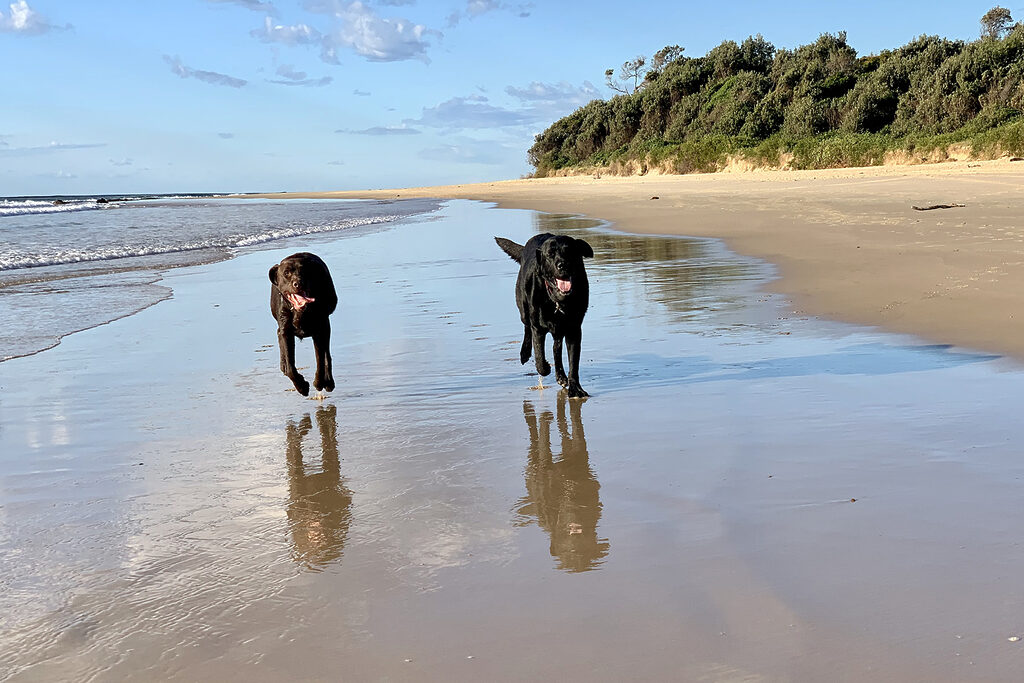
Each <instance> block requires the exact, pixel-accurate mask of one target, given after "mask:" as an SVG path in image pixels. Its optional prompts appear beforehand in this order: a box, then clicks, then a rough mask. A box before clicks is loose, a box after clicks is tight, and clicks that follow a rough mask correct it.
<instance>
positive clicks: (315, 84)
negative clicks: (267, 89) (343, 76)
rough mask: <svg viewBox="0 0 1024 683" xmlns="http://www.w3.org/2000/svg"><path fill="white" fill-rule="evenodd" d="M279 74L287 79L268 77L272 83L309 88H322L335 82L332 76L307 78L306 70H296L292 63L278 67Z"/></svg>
mask: <svg viewBox="0 0 1024 683" xmlns="http://www.w3.org/2000/svg"><path fill="white" fill-rule="evenodd" d="M277 75H278V76H282V77H283V78H284V79H285V80H275V79H267V80H268V82H270V83H279V84H280V85H298V86H305V87H307V88H322V87H323V86H325V85H330V84H331V83H333V82H334V78H332V77H331V76H324V77H323V78H306V72H305V71H296V70H295V68H294V67H293V66H292V65H291V64H282V65H281V66H279V67H277Z"/></svg>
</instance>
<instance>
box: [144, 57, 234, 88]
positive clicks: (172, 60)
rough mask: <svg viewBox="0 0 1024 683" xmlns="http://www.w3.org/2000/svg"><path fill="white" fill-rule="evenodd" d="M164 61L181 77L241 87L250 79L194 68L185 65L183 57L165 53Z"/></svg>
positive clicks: (212, 83) (230, 86)
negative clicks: (182, 60)
mask: <svg viewBox="0 0 1024 683" xmlns="http://www.w3.org/2000/svg"><path fill="white" fill-rule="evenodd" d="M164 61H165V62H167V63H168V64H169V65H170V67H171V71H172V72H173V73H175V74H177V75H178V76H180V77H181V78H194V79H196V80H199V81H203V82H204V83H210V84H211V85H223V86H227V87H229V88H241V87H243V86H245V84H246V83H248V81H246V80H243V79H241V78H234V77H233V76H227V75H225V74H220V73H217V72H216V71H203V70H201V69H193V68H191V67H188V66H185V65H184V64H182V63H181V59H180V58H179V57H170V56H168V55H164Z"/></svg>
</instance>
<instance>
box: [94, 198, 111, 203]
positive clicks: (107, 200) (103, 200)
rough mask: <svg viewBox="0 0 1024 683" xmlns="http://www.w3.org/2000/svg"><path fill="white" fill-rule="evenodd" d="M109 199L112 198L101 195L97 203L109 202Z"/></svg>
mask: <svg viewBox="0 0 1024 683" xmlns="http://www.w3.org/2000/svg"><path fill="white" fill-rule="evenodd" d="M109 201H110V200H109V199H107V198H106V197H100V198H99V199H97V200H96V203H97V204H106V203H107V202H109Z"/></svg>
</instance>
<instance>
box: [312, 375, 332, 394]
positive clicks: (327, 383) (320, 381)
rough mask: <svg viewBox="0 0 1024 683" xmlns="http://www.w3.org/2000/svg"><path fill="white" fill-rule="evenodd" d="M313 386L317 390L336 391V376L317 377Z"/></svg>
mask: <svg viewBox="0 0 1024 683" xmlns="http://www.w3.org/2000/svg"><path fill="white" fill-rule="evenodd" d="M313 386H314V387H315V388H316V390H317V391H334V378H333V377H327V378H323V377H317V378H316V379H314V380H313Z"/></svg>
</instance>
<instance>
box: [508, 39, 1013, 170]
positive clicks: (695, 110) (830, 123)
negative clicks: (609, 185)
mask: <svg viewBox="0 0 1024 683" xmlns="http://www.w3.org/2000/svg"><path fill="white" fill-rule="evenodd" d="M674 47H678V46H674ZM1022 111H1024V24H1015V25H1013V26H1008V27H1003V29H1001V30H1000V32H999V35H996V36H989V37H986V38H980V39H978V40H975V41H973V42H965V41H959V40H949V39H946V38H941V37H939V36H928V35H922V36H919V37H917V38H915V39H914V40H912V41H910V42H908V43H907V44H906V45H903V46H902V47H899V48H896V49H893V50H884V51H882V52H880V53H878V54H874V55H867V56H858V55H857V52H856V50H854V48H853V47H851V46H850V45H849V44H848V43H847V39H846V34H845V33H843V32H839V33H836V34H831V33H823V34H821V35H820V36H818V38H817V40H815V41H814V42H812V43H810V44H807V45H802V46H800V47H797V48H795V49H776V48H775V46H773V45H772V44H771V43H770V42H768V41H767V40H765V39H764V37H762V36H761V35H757V36H751V37H749V38H747V39H745V40H744V41H742V42H741V43H736V42H735V41H729V40H727V41H724V42H722V43H720V44H719V45H717V46H716V47H714V48H713V49H711V50H710V51H709V52H708V53H707V54H706V55H704V56H702V57H684V56H683V51H682V49H681V48H678V49H675V50H674V51H673V52H672V59H671V60H668V61H665V62H664V63H662V62H659V63H658V68H657V69H651V70H650V71H649V72H648V76H647V78H646V79H645V80H644V81H643V82H642V83H640V85H639V87H638V88H637V89H636V91H635V92H632V93H631V94H628V95H617V96H615V97H612V98H611V99H609V100H595V101H593V102H590V103H589V104H587V105H585V106H584V107H581V108H580V109H578V110H576V111H575V112H573V113H572V114H570V115H568V116H566V117H563V118H562V119H559V120H558V121H555V122H554V123H552V124H551V125H550V126H549V127H548V128H547V129H546V130H544V131H543V132H542V133H540V134H539V135H537V136H536V137H535V138H534V143H533V145H532V146H531V147H530V149H529V151H528V152H527V158H528V160H529V162H530V164H531V165H532V166H533V167H534V168H535V169H536V171H535V174H536V175H546V174H549V173H553V172H556V171H560V170H561V169H565V168H572V167H580V168H585V167H586V168H589V167H591V166H595V165H596V166H601V165H611V164H615V165H617V167H618V168H622V169H643V168H646V164H647V162H648V161H651V160H653V161H656V162H658V163H662V162H663V164H664V165H665V166H666V167H667V168H674V169H679V170H681V171H707V170H712V169H713V168H717V167H721V166H722V164H724V163H725V161H726V158H727V157H728V156H729V155H739V158H743V159H747V160H750V161H751V162H755V161H756V160H759V159H760V160H763V161H764V163H766V164H768V165H776V164H778V163H779V160H780V159H781V158H783V157H784V156H785V157H786V158H787V159H788V158H789V157H790V156H791V157H792V160H791V163H792V165H795V166H799V167H801V168H816V167H826V166H836V165H849V164H872V163H882V162H883V160H884V159H885V155H886V153H887V152H893V151H895V150H903V151H905V152H907V153H908V154H910V156H911V157H915V158H931V157H935V158H943V155H944V154H945V152H946V150H947V148H948V147H949V145H962V146H964V149H970V150H974V152H975V153H977V154H985V155H992V154H996V151H995V150H1004V151H1010V153H1019V152H1017V151H1011V150H1020V131H1021V125H1020V120H1021V112H1022Z"/></svg>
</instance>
